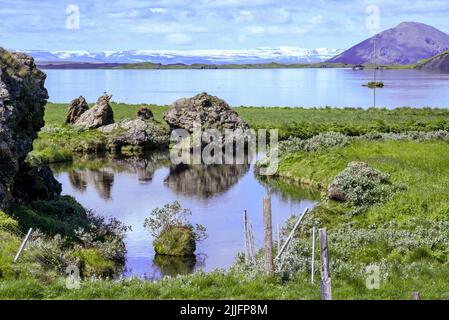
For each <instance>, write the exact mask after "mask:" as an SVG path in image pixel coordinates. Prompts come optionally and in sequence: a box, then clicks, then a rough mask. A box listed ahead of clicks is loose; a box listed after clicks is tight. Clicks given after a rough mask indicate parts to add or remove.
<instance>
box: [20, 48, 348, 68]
mask: <svg viewBox="0 0 449 320" xmlns="http://www.w3.org/2000/svg"><path fill="white" fill-rule="evenodd" d="M25 52H27V53H28V54H30V55H31V56H32V57H34V58H35V60H36V61H37V62H38V63H39V64H46V63H68V62H69V63H118V64H127V63H142V62H152V63H161V64H177V63H182V64H253V63H270V62H276V63H284V64H288V63H317V62H323V61H326V60H328V59H330V58H332V57H333V56H335V55H337V54H339V53H341V52H343V50H340V49H329V48H318V49H305V48H298V47H279V48H257V49H251V50H190V51H174V50H129V51H104V52H89V51H40V50H28V51H25Z"/></svg>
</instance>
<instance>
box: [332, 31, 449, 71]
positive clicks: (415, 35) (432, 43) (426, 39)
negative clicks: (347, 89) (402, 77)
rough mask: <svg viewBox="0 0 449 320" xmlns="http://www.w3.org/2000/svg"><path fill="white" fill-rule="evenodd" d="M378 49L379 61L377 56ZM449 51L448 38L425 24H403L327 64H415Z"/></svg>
mask: <svg viewBox="0 0 449 320" xmlns="http://www.w3.org/2000/svg"><path fill="white" fill-rule="evenodd" d="M374 41H375V46H376V53H377V54H376V56H377V57H376V59H375V54H374ZM448 49H449V35H448V34H446V33H444V32H442V31H440V30H438V29H436V28H434V27H432V26H429V25H426V24H423V23H417V22H403V23H401V24H399V25H398V26H397V27H395V28H392V29H388V30H386V31H383V32H381V33H379V34H377V35H375V36H373V37H371V38H369V39H367V40H365V41H363V42H361V43H359V44H357V45H355V46H354V47H352V48H350V49H348V50H346V51H344V52H343V53H341V54H338V55H337V56H336V57H334V58H332V59H330V60H328V62H336V63H347V64H366V63H374V62H375V61H376V60H377V63H379V64H385V65H392V64H400V65H404V64H414V63H417V62H418V61H419V60H422V59H428V58H431V57H433V56H435V55H437V54H439V53H441V52H443V51H445V50H448Z"/></svg>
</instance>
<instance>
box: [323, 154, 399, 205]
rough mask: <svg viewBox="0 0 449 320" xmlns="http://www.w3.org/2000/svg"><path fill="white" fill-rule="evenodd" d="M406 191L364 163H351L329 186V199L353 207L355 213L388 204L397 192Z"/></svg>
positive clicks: (384, 174) (386, 175)
mask: <svg viewBox="0 0 449 320" xmlns="http://www.w3.org/2000/svg"><path fill="white" fill-rule="evenodd" d="M399 189H404V188H403V187H402V188H401V187H399V186H396V185H392V184H391V183H390V177H389V175H388V174H386V173H384V172H381V171H379V170H376V169H373V168H371V167H369V166H368V165H367V164H366V163H363V162H357V161H355V162H351V163H349V164H348V166H347V168H346V169H345V170H343V171H342V172H341V173H339V174H338V175H337V176H336V177H335V179H334V180H333V182H332V183H331V184H330V186H329V190H328V197H329V199H331V200H335V201H341V202H345V203H347V204H348V205H349V206H351V207H352V208H353V209H352V212H353V213H359V212H362V211H364V210H366V209H367V208H369V207H371V206H373V205H375V204H379V203H383V202H386V201H387V200H388V199H389V198H390V197H391V196H392V195H393V194H394V193H395V192H396V191H398V190H399Z"/></svg>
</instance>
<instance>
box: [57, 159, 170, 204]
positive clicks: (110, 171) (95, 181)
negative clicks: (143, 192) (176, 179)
mask: <svg viewBox="0 0 449 320" xmlns="http://www.w3.org/2000/svg"><path fill="white" fill-rule="evenodd" d="M169 159H170V155H169V153H168V152H152V153H148V154H145V155H144V156H143V157H137V156H136V157H112V156H109V157H103V158H102V157H81V158H77V159H76V160H75V161H74V162H73V163H72V164H71V166H68V165H67V164H63V165H52V170H53V171H54V172H55V173H57V174H59V173H61V172H68V176H69V181H70V183H71V185H72V186H73V188H75V189H77V190H79V191H81V192H84V191H86V189H87V186H89V185H92V186H94V188H95V189H96V190H97V191H98V193H99V195H100V196H101V197H102V198H103V199H111V191H112V186H113V185H114V175H115V173H118V172H127V173H131V174H135V175H137V177H138V179H139V181H142V182H149V181H151V180H152V179H153V176H154V172H155V171H156V170H157V169H159V168H161V167H165V166H168V165H169Z"/></svg>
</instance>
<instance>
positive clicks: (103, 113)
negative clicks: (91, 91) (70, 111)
mask: <svg viewBox="0 0 449 320" xmlns="http://www.w3.org/2000/svg"><path fill="white" fill-rule="evenodd" d="M111 98H112V96H110V95H107V94H104V95H102V96H101V97H100V98H98V101H97V103H96V104H95V106H93V108H92V109H89V110H88V111H86V112H84V113H83V114H82V115H81V116H80V117H79V118H78V119H77V120H76V121H75V125H77V126H80V127H84V128H85V129H96V128H99V127H101V126H106V125H108V124H111V123H114V112H113V111H112V108H111V106H110V105H109V101H110V100H111Z"/></svg>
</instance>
